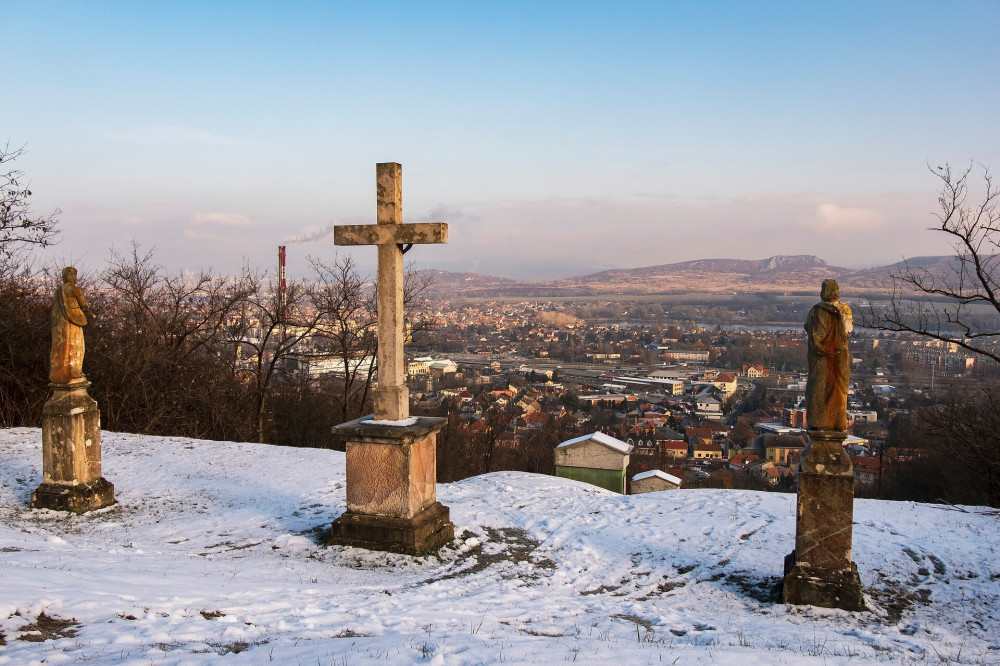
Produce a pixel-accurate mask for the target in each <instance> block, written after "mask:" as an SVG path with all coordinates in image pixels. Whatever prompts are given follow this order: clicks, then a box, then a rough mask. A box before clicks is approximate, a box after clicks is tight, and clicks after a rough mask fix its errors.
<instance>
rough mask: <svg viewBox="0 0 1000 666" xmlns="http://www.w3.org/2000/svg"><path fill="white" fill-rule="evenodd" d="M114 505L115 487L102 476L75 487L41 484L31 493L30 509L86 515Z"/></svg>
mask: <svg viewBox="0 0 1000 666" xmlns="http://www.w3.org/2000/svg"><path fill="white" fill-rule="evenodd" d="M114 503H115V487H114V485H113V484H112V483H111V482H110V481H108V480H107V479H105V478H104V477H103V476H102V477H100V478H97V479H94V480H92V481H88V482H86V483H81V484H78V485H75V486H70V485H66V484H62V483H43V484H42V485H40V486H38V487H37V488H36V489H35V490H34V492H32V493H31V508H32V509H50V510H52V511H71V512H73V513H87V512H88V511H94V510H96V509H103V508H104V507H106V506H111V505H112V504H114Z"/></svg>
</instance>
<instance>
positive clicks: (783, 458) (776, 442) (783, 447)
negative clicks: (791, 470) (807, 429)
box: [763, 434, 809, 465]
mask: <svg viewBox="0 0 1000 666" xmlns="http://www.w3.org/2000/svg"><path fill="white" fill-rule="evenodd" d="M763 440H764V442H763V449H764V459H765V460H767V461H768V462H772V463H774V464H775V465H792V464H795V463H797V462H798V456H800V455H801V454H802V450H803V449H805V447H806V445H807V444H808V443H809V436H808V435H805V434H799V435H774V434H767V435H764V437H763Z"/></svg>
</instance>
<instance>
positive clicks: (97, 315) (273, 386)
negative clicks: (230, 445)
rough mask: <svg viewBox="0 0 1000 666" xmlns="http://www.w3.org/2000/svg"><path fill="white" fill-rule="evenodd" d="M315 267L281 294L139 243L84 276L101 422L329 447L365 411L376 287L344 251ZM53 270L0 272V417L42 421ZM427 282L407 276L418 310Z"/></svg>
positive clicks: (259, 275)
mask: <svg viewBox="0 0 1000 666" xmlns="http://www.w3.org/2000/svg"><path fill="white" fill-rule="evenodd" d="M311 264H312V276H311V278H310V279H308V280H289V281H287V283H286V285H285V289H284V290H283V291H281V290H279V285H278V284H277V281H276V279H275V277H274V276H272V275H268V274H267V273H265V272H263V271H258V270H255V269H253V268H251V267H249V266H246V267H244V268H243V270H242V271H241V272H240V273H239V274H237V275H235V276H228V277H227V276H220V275H214V274H211V273H208V272H201V273H196V274H172V273H170V272H168V271H166V270H165V269H164V268H163V267H162V266H161V265H159V264H157V263H156V261H155V256H154V254H153V253H152V252H144V251H143V250H142V249H141V248H140V247H138V246H134V247H133V248H132V250H131V252H129V253H126V254H113V255H112V258H111V260H110V261H109V263H108V264H107V266H106V267H105V268H104V269H103V270H102V271H100V272H97V273H89V274H83V275H82V276H81V278H80V280H79V283H80V285H81V287H82V288H83V289H84V291H85V292H86V293H87V294H88V298H89V299H90V303H91V307H90V311H89V313H88V314H89V318H90V322H89V325H88V326H87V328H86V330H85V336H86V347H87V351H86V355H85V357H84V373H85V374H86V376H87V378H88V379H89V380H90V381H91V383H92V387H91V389H90V392H91V394H92V395H93V397H94V398H95V399H96V400H97V401H98V403H99V404H100V405H101V410H102V426H103V427H104V428H105V429H109V430H115V431H124V432H134V433H142V434H157V435H177V436H185V437H196V438H203V439H217V440H236V441H257V442H268V443H275V444H297V445H311V446H330V445H331V444H332V440H331V438H330V427H331V426H333V425H335V424H337V423H340V422H343V421H345V420H349V419H352V418H356V417H358V416H361V415H363V414H365V413H367V411H366V410H369V409H370V399H371V387H372V382H373V380H374V378H375V369H376V366H375V363H374V355H375V349H376V344H377V340H376V326H375V324H376V321H377V317H376V311H375V298H374V293H375V285H374V284H372V283H371V282H370V281H368V280H367V279H365V277H364V276H362V275H361V274H360V273H359V272H358V270H357V268H356V266H355V264H354V261H353V259H352V258H351V257H350V256H342V257H338V258H336V259H335V260H334V261H333V262H332V263H324V262H321V261H319V260H312V262H311ZM57 279H58V278H57V277H56V274H55V271H47V270H33V269H32V268H30V267H26V266H24V265H16V264H14V263H12V262H9V261H8V262H5V263H4V266H3V269H2V270H0V302H2V303H3V304H4V308H5V316H4V317H3V318H0V427H11V426H37V425H38V424H39V423H40V420H41V410H42V406H43V405H44V403H45V401H46V399H47V398H48V393H49V391H48V386H47V382H48V353H49V344H50V326H51V308H52V302H53V296H52V294H53V292H54V289H55V286H56V284H57ZM424 286H426V285H423V284H420V283H418V282H417V281H415V279H414V278H412V277H411V278H410V279H409V281H408V286H407V300H408V301H409V302H410V312H411V313H412V312H413V310H414V305H415V302H416V300H418V298H419V292H420V291H421V290H422V288H423V287H424ZM422 328H423V326H422V323H421V322H420V321H416V322H415V323H414V325H413V326H411V329H412V330H415V331H420V330H421V329H422ZM317 366H322V367H323V369H321V370H320V371H316V367H317Z"/></svg>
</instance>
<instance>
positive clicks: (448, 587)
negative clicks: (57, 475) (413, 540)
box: [0, 429, 1000, 666]
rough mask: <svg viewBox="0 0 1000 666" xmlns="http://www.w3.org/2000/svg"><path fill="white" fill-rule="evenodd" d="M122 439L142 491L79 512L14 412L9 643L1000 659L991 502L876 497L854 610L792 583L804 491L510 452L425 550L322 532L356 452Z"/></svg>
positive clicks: (144, 653)
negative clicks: (536, 468) (358, 542)
mask: <svg viewBox="0 0 1000 666" xmlns="http://www.w3.org/2000/svg"><path fill="white" fill-rule="evenodd" d="M104 437H105V441H104V460H105V464H104V469H105V475H106V476H107V477H108V478H109V479H110V480H111V481H112V482H113V483H115V485H116V490H117V497H118V499H119V502H120V503H119V504H118V505H116V506H114V507H109V508H108V509H104V510H102V511H99V512H95V513H94V514H91V515H87V516H83V517H76V516H70V515H67V514H60V513H54V512H48V511H34V510H30V509H28V508H27V507H26V504H27V502H28V498H29V496H30V493H31V490H32V488H34V487H35V486H37V484H38V483H39V482H40V461H41V451H40V448H41V447H40V441H41V435H40V432H39V430H37V429H13V430H0V448H2V449H3V450H4V455H3V456H2V457H0V483H2V485H0V590H2V594H0V632H2V633H3V635H4V636H5V639H6V645H5V646H0V663H12V664H13V663H27V662H29V661H41V660H47V661H48V662H49V663H53V662H58V663H63V662H73V663H76V662H84V661H86V662H87V663H94V664H112V663H136V664H138V663H143V664H148V663H150V662H153V663H181V662H184V663H203V662H206V661H209V662H211V661H216V660H217V661H221V660H223V659H225V662H226V663H253V664H257V663H267V662H269V661H272V660H273V661H274V662H275V663H296V662H301V663H316V662H317V661H318V662H320V663H324V664H328V663H337V664H342V663H349V664H360V663H369V662H380V663H386V662H388V663H394V664H399V663H434V664H481V663H499V662H504V663H541V664H552V663H560V662H564V661H576V662H577V663H607V662H610V661H613V662H615V663H628V664H644V663H660V662H661V661H663V662H666V663H695V662H697V663H716V664H739V665H741V666H742V665H745V664H748V663H767V664H773V663H796V664H798V663H816V664H820V663H824V664H831V663H847V662H849V661H850V662H852V663H857V662H858V661H871V662H876V661H877V662H887V661H900V662H915V661H924V660H928V661H935V662H936V661H937V660H938V659H941V660H945V659H949V658H950V659H954V660H956V661H962V662H969V663H989V662H992V663H996V661H997V658H998V657H1000V649H998V648H1000V641H998V638H997V637H998V636H1000V612H998V610H997V609H998V608H1000V558H998V557H997V536H996V535H997V533H998V529H997V528H998V527H1000V525H998V520H1000V519H998V518H997V517H996V516H995V515H988V512H985V511H983V510H980V509H974V508H973V509H968V512H963V511H956V510H954V509H952V508H949V507H943V506H931V505H919V504H913V503H905V502H901V503H889V502H878V501H865V500H859V501H858V502H857V503H856V505H857V510H856V515H855V520H856V525H855V548H854V553H855V559H856V561H857V562H858V567H859V569H860V571H861V577H862V581H863V582H864V584H865V586H866V592H867V593H868V595H867V598H868V601H869V603H870V605H871V608H872V611H871V612H866V613H862V614H857V615H852V614H849V613H844V612H841V611H830V610H822V609H816V608H811V607H789V606H785V605H784V604H781V603H776V601H775V599H774V596H773V591H774V589H775V585H776V583H777V581H778V580H779V579H780V576H781V567H782V558H783V557H784V555H785V553H786V552H787V551H788V550H789V549H790V548H791V545H792V541H793V534H794V521H793V510H794V496H792V495H780V494H768V493H755V492H745V491H719V490H699V491H694V490H692V491H675V492H667V493H657V494H651V495H640V496H634V497H623V496H620V495H615V494H612V493H609V492H606V491H603V490H600V489H598V488H595V487H592V486H588V485H584V484H580V483H576V482H573V481H568V480H564V479H556V478H553V477H546V476H535V475H530V474H521V473H495V474H490V475H486V476H483V477H478V478H473V479H468V480H466V481H463V482H461V483H455V484H447V485H442V486H440V490H439V497H440V499H441V500H442V501H443V502H444V503H445V504H447V505H449V506H450V507H451V511H452V517H453V519H454V521H455V523H456V527H457V531H458V533H459V534H461V535H462V536H461V538H460V539H459V540H457V542H456V543H455V544H454V545H453V546H452V547H451V548H448V549H445V550H444V551H442V553H441V554H440V556H439V557H428V558H410V557H406V556H402V555H387V554H383V553H372V552H368V551H364V550H358V549H352V548H341V547H324V546H322V545H320V544H321V543H322V539H323V532H324V531H325V530H327V529H328V526H329V524H330V521H331V520H333V519H334V518H335V517H336V516H337V515H339V514H340V512H341V511H342V508H343V503H344V456H343V454H341V453H337V452H334V451H322V450H312V449H293V448H281V447H273V446H264V445H256V444H234V443H228V442H206V441H196V440H187V439H180V438H169V437H167V438H161V437H147V436H136V435H125V434H114V433H105V434H104ZM41 613H44V615H45V617H44V618H42V620H41V621H38V619H37V618H38V617H39V615H40V614H41ZM46 618H58V619H62V620H73V624H72V625H70V626H65V627H62V628H61V629H60V625H59V624H58V622H56V621H53V620H49V619H46ZM33 625H37V626H33ZM43 630H44V631H46V632H48V633H47V634H40V633H39V632H41V631H43ZM33 632H34V633H33ZM72 632H75V635H72V636H71V635H70V634H71V633H72ZM46 635H47V636H48V637H49V638H50V640H46V641H44V642H26V641H25V640H24V639H25V638H32V637H35V638H44V637H45V636H46ZM60 635H61V636H62V637H60Z"/></svg>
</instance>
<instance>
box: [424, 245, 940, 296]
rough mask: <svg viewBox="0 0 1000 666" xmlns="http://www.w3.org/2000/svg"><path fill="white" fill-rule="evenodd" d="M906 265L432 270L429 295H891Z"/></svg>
mask: <svg viewBox="0 0 1000 666" xmlns="http://www.w3.org/2000/svg"><path fill="white" fill-rule="evenodd" d="M953 261H954V258H953V257H951V256H938V257H914V258H912V259H908V260H907V263H908V264H909V266H910V267H911V268H918V269H921V270H927V271H929V272H931V273H935V274H938V273H941V274H943V273H944V272H946V271H947V270H948V268H949V267H950V266H951V264H952V262H953ZM903 263H904V262H898V263H895V264H890V265H887V266H877V267H875V268H863V269H856V268H841V267H838V266H830V265H829V264H827V263H826V262H825V261H824V260H822V259H820V258H819V257H815V256H813V255H807V254H800V255H789V256H786V255H776V256H773V257H768V258H767V259H759V260H748V259H699V260H696V261H684V262H681V263H677V264H662V265H660V266H647V267H644V268H622V269H615V270H607V271H601V272H599V273H593V274H590V275H584V276H581V277H573V278H563V279H560V280H550V281H545V282H530V281H521V280H514V279H511V278H502V277H491V276H486V275H478V274H476V273H451V272H448V271H437V270H427V271H421V272H422V273H425V274H428V275H429V276H430V277H431V279H432V282H433V285H432V286H431V288H430V290H429V293H430V294H431V295H433V296H436V297H445V298H447V297H467V298H497V297H524V298H546V297H556V296H602V295H629V294H632V295H636V296H639V295H649V294H690V293H699V294H720V293H739V292H754V293H784V294H803V295H812V294H818V293H819V289H820V284H821V283H822V282H823V280H825V279H826V278H834V279H836V280H837V281H838V282H839V283H840V289H841V291H842V292H844V294H845V295H852V294H854V295H858V294H866V293H874V294H878V293H886V292H888V291H889V290H890V289H891V287H892V280H891V277H890V275H891V274H892V273H894V272H895V273H898V272H900V271H901V269H902V267H903Z"/></svg>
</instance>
